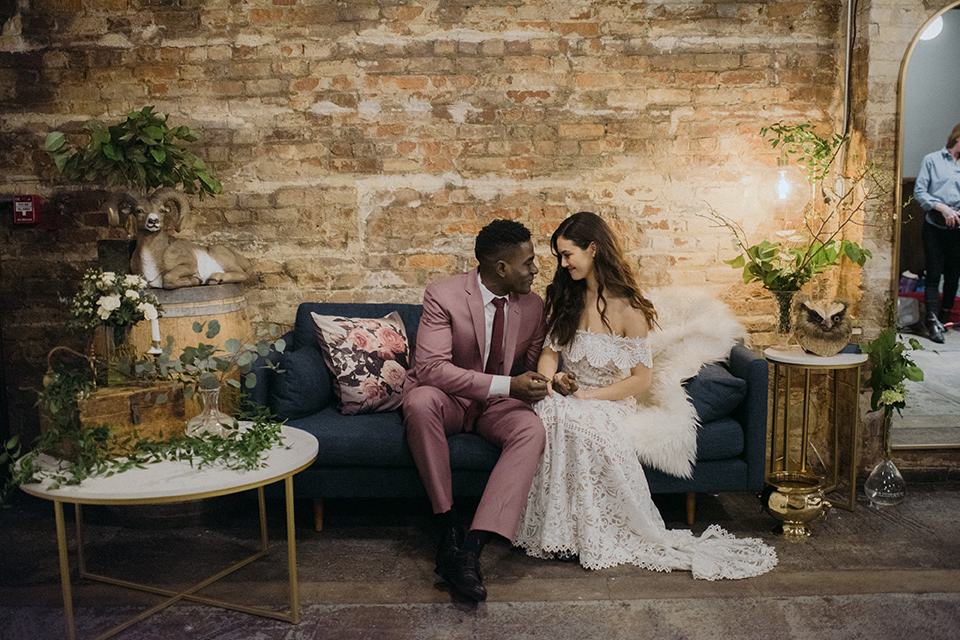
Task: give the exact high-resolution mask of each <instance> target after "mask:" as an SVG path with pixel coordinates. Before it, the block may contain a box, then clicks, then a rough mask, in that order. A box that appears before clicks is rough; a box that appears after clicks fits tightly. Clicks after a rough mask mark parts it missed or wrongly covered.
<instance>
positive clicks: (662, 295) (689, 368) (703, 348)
mask: <svg viewBox="0 0 960 640" xmlns="http://www.w3.org/2000/svg"><path fill="white" fill-rule="evenodd" d="M646 296H647V298H648V299H649V300H650V301H651V302H652V303H653V306H654V307H655V308H656V310H657V323H658V324H659V327H654V328H653V330H652V331H651V332H650V347H651V350H652V351H653V383H652V385H651V387H650V389H649V390H648V391H647V392H646V393H644V394H642V395H640V396H638V397H637V401H638V404H639V406H638V409H637V410H638V414H639V415H638V417H637V419H636V420H630V421H629V423H628V424H627V425H626V426H627V431H628V434H629V436H630V439H631V441H632V442H633V446H634V448H635V449H636V451H637V455H638V456H639V458H640V462H641V463H642V464H644V465H646V466H650V467H653V468H655V469H659V470H660V471H663V472H664V473H667V474H670V475H672V476H679V477H682V478H689V477H691V476H692V475H693V465H694V463H695V462H696V460H697V427H698V426H699V425H698V423H697V414H696V411H694V408H693V404H691V402H690V398H689V397H688V396H687V393H686V391H684V389H683V385H682V383H683V381H684V380H686V379H688V378H692V377H693V376H695V375H696V374H697V372H698V371H699V370H700V367H701V366H702V365H704V364H707V363H710V362H720V361H724V360H726V359H727V357H728V356H729V354H730V350H731V349H732V348H733V346H734V344H736V341H737V339H738V338H741V337H743V336H744V335H745V330H744V328H743V325H741V324H740V322H739V321H737V319H736V317H734V315H733V313H732V312H731V311H730V309H729V308H728V307H727V306H726V305H725V304H723V303H722V302H720V301H719V300H717V299H716V298H714V297H713V296H712V295H710V294H709V293H707V292H705V291H703V290H701V289H697V288H676V287H670V288H666V289H653V290H651V291H647V292H646Z"/></svg>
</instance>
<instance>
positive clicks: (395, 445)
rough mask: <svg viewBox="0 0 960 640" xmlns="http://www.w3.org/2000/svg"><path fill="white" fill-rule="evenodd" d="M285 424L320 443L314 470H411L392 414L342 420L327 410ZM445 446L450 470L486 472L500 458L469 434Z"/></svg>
mask: <svg viewBox="0 0 960 640" xmlns="http://www.w3.org/2000/svg"><path fill="white" fill-rule="evenodd" d="M287 424H288V425H290V426H291V427H296V428H297V429H303V430H304V431H307V432H309V433H311V434H313V436H314V437H316V439H317V441H318V442H319V443H320V447H319V450H318V451H317V459H316V461H315V462H314V466H323V467H371V468H376V467H415V464H414V462H413V456H412V455H411V453H410V448H409V447H408V446H407V437H406V430H405V429H404V426H403V422H402V421H401V419H400V414H399V413H398V412H396V411H385V412H381V413H368V414H361V415H352V416H345V415H343V414H341V413H340V412H338V411H337V410H336V409H334V407H333V406H329V407H326V408H325V409H322V410H320V411H319V412H317V413H315V414H313V415H310V416H305V417H303V418H298V419H296V420H290V421H288V422H287ZM447 445H448V446H449V447H450V466H451V468H453V469H471V470H480V471H489V470H491V469H493V465H494V464H496V462H497V459H498V458H499V457H500V450H499V449H498V448H497V447H496V446H494V445H492V444H491V443H489V442H487V441H486V440H484V439H483V438H481V437H480V436H478V435H476V434H472V433H460V434H456V435H453V436H450V437H448V438H447Z"/></svg>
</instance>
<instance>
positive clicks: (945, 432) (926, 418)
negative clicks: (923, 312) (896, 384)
mask: <svg viewBox="0 0 960 640" xmlns="http://www.w3.org/2000/svg"><path fill="white" fill-rule="evenodd" d="M905 337H915V338H916V339H917V341H918V342H919V343H920V344H921V345H922V346H923V347H924V350H923V351H911V352H910V354H909V355H910V357H911V358H912V359H913V361H914V362H915V363H916V364H917V366H919V367H920V368H921V369H922V370H923V374H924V379H923V382H910V381H909V380H908V381H907V382H906V387H907V391H908V392H909V394H908V395H907V406H906V407H904V409H903V415H902V416H898V415H897V414H896V413H894V415H893V425H892V429H891V432H890V435H891V444H892V445H893V447H894V448H896V447H916V446H922V445H939V446H953V447H957V446H960V327H958V328H948V329H947V332H946V336H945V338H946V341H945V342H944V343H943V344H937V343H935V342H931V341H930V340H928V339H927V337H926V334H925V333H923V334H920V333H914V334H905Z"/></svg>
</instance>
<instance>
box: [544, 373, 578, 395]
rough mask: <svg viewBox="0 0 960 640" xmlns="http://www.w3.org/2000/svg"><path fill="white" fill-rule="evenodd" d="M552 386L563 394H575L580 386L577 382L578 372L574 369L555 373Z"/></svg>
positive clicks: (551, 382)
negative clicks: (574, 371)
mask: <svg viewBox="0 0 960 640" xmlns="http://www.w3.org/2000/svg"><path fill="white" fill-rule="evenodd" d="M550 386H551V388H552V389H553V390H554V391H556V392H557V393H559V394H560V395H562V396H569V395H573V394H574V393H575V392H576V391H577V389H579V388H580V385H579V384H577V374H575V373H573V372H572V371H561V372H558V373H555V374H553V379H552V380H551V381H550Z"/></svg>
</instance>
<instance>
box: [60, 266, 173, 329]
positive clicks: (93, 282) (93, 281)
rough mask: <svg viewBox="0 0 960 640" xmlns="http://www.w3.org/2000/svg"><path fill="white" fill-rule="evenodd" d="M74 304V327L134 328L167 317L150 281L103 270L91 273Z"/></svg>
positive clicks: (84, 280)
mask: <svg viewBox="0 0 960 640" xmlns="http://www.w3.org/2000/svg"><path fill="white" fill-rule="evenodd" d="M64 302H69V303H70V311H71V315H72V316H73V317H72V319H71V321H70V324H71V325H72V326H75V327H84V328H88V329H92V328H95V327H97V326H99V325H107V326H112V327H132V326H133V325H135V324H137V323H138V322H140V321H141V320H155V319H156V318H158V317H160V316H161V315H163V308H162V307H161V306H160V302H159V301H158V300H157V296H155V295H153V294H152V293H150V292H149V291H148V290H147V281H146V280H145V279H144V278H142V277H141V276H138V275H133V274H127V275H118V274H116V273H114V272H112V271H106V272H105V271H103V270H102V269H88V270H87V272H86V273H84V274H83V280H82V281H81V283H80V290H79V291H78V292H77V294H76V295H75V296H74V297H73V299H72V300H71V299H64Z"/></svg>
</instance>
